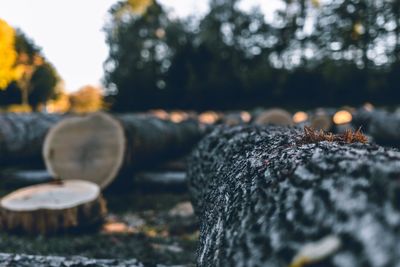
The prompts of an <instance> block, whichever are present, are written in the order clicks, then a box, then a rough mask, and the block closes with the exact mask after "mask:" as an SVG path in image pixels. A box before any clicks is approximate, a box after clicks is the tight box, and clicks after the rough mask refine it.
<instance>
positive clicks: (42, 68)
mask: <svg viewBox="0 0 400 267" xmlns="http://www.w3.org/2000/svg"><path fill="white" fill-rule="evenodd" d="M10 29H12V28H10ZM13 32H14V34H13V42H12V45H13V49H14V52H15V60H14V62H13V67H12V79H11V80H9V82H8V84H7V86H5V88H4V89H5V90H4V91H0V105H15V104H22V106H24V107H25V106H28V105H29V106H30V107H31V108H32V109H34V110H38V109H39V108H40V107H41V106H43V105H44V104H45V103H46V102H47V101H48V100H49V99H51V98H53V97H55V95H56V88H57V85H58V84H59V82H60V77H59V75H58V73H57V71H56V70H55V68H54V67H53V66H52V65H51V64H50V63H49V62H48V61H47V60H46V58H45V57H44V56H43V55H42V53H41V50H40V48H38V47H37V46H36V45H35V43H34V42H33V41H32V40H30V39H29V38H28V37H26V36H25V34H24V33H23V32H22V31H20V30H17V31H14V30H13ZM0 36H2V35H0ZM0 43H1V42H0ZM1 62H2V61H0V64H1ZM0 72H1V71H0ZM0 76H1V75H0ZM0 87H1V86H0Z"/></svg>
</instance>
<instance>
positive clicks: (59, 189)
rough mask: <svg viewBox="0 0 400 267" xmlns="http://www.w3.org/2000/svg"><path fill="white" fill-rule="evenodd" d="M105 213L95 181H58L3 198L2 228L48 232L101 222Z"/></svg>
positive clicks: (17, 230)
mask: <svg viewBox="0 0 400 267" xmlns="http://www.w3.org/2000/svg"><path fill="white" fill-rule="evenodd" d="M106 212H107V209H106V205H105V201H104V199H103V198H102V196H101V194H100V188H99V187H98V186H97V185H96V184H94V183H91V182H88V181H79V180H68V181H58V182H53V183H46V184H40V185H34V186H29V187H25V188H22V189H19V190H17V191H14V192H12V193H10V194H8V195H6V196H5V197H3V198H2V199H1V201H0V229H1V230H3V231H11V232H23V233H28V234H43V235H46V234H52V233H57V232H61V231H67V230H70V229H72V228H77V227H82V226H88V225H92V224H95V223H98V222H99V221H101V220H102V219H103V218H104V216H105V215H106Z"/></svg>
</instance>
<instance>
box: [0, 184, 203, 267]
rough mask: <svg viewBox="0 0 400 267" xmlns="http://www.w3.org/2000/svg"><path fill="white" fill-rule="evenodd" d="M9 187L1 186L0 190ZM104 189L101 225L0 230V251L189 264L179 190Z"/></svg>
mask: <svg viewBox="0 0 400 267" xmlns="http://www.w3.org/2000/svg"><path fill="white" fill-rule="evenodd" d="M10 190H11V189H7V190H4V189H3V190H2V191H1V195H2V196H3V195H4V194H6V193H8V192H10ZM104 195H105V197H106V199H107V202H108V209H109V215H108V217H107V219H106V223H105V224H104V225H102V226H99V227H97V228H96V227H92V228H91V229H84V230H80V231H79V232H78V231H76V232H71V233H64V234H62V235H57V236H49V237H44V236H37V237H36V236H30V237H27V236H23V235H21V234H19V235H18V234H7V233H0V251H1V252H6V253H27V254H36V255H37V254H40V255H60V256H69V255H81V256H86V257H93V258H106V259H107V258H120V259H129V258H136V259H138V260H139V261H142V262H144V263H145V264H146V266H147V265H148V266H152V265H155V264H166V265H185V266H194V262H195V250H196V245H197V239H198V227H197V221H196V219H195V217H194V215H193V212H192V210H191V205H190V202H189V195H188V194H187V193H186V192H185V190H182V189H180V190H175V191H173V190H172V191H171V188H168V189H164V190H163V189H161V190H160V189H159V190H153V189H151V190H149V188H138V187H135V185H132V188H130V189H124V190H123V191H122V190H120V189H116V188H111V189H109V190H108V191H106V192H105V194H104Z"/></svg>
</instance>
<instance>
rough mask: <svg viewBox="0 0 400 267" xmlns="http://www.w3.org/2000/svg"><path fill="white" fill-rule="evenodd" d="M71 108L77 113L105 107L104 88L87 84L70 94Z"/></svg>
mask: <svg viewBox="0 0 400 267" xmlns="http://www.w3.org/2000/svg"><path fill="white" fill-rule="evenodd" d="M69 102H70V107H69V110H70V111H72V112H76V113H87V112H94V111H98V110H100V109H102V108H103V107H104V103H103V94H102V90H101V89H100V88H98V87H95V86H91V85H86V86H84V87H82V88H81V89H79V90H78V91H77V92H76V93H72V94H70V95H69Z"/></svg>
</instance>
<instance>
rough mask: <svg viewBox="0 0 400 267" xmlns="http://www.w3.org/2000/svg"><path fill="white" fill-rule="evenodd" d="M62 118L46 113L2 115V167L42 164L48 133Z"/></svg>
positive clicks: (0, 147)
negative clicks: (33, 163) (18, 164)
mask: <svg viewBox="0 0 400 267" xmlns="http://www.w3.org/2000/svg"><path fill="white" fill-rule="evenodd" d="M61 118H62V116H61V115H54V114H44V113H30V114H14V113H7V114H0V165H4V164H9V163H21V162H22V163H26V161H32V160H33V161H36V162H41V161H42V156H41V155H42V145H43V141H44V138H45V136H46V133H47V131H48V130H49V129H50V128H51V127H52V126H53V125H54V124H55V123H56V122H58V121H59V120H60V119H61Z"/></svg>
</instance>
